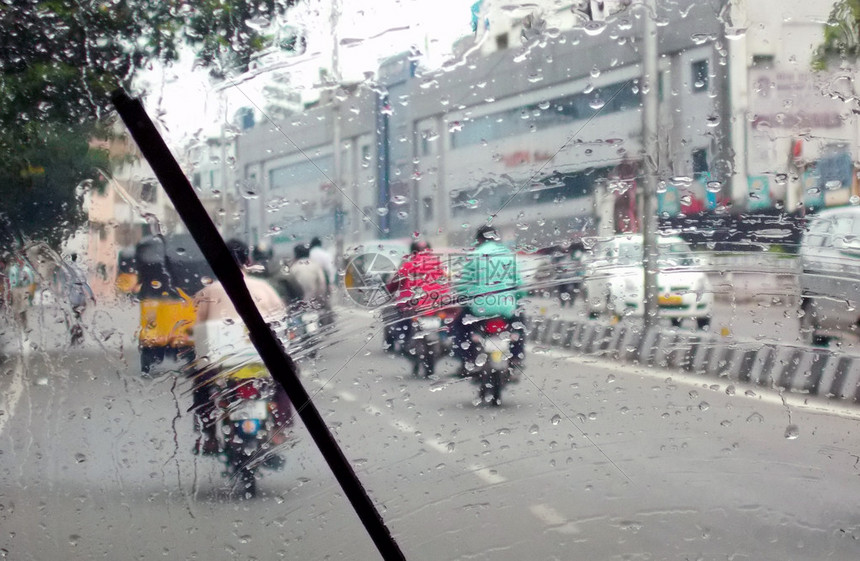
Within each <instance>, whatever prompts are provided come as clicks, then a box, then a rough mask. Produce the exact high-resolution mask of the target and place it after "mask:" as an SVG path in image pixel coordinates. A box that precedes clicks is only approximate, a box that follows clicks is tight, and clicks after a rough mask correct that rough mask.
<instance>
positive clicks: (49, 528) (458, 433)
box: [0, 311, 860, 560]
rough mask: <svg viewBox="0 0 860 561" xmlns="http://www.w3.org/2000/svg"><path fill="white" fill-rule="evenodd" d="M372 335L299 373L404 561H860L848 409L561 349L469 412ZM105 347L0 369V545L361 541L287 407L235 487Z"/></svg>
mask: <svg viewBox="0 0 860 561" xmlns="http://www.w3.org/2000/svg"><path fill="white" fill-rule="evenodd" d="M369 325H370V326H371V327H368V326H369ZM378 328H379V326H378V325H374V324H373V323H372V319H371V318H370V317H369V316H368V315H366V314H365V313H364V312H359V311H350V312H345V313H343V314H342V315H341V321H340V331H339V332H338V334H337V335H335V336H332V337H330V338H329V340H328V343H329V345H330V346H328V347H327V348H325V349H323V350H322V351H321V353H320V357H319V358H318V359H317V360H315V361H307V360H305V361H302V371H303V378H304V380H305V381H306V383H307V385H308V388H309V389H310V390H311V391H317V390H318V393H316V395H315V397H314V401H315V403H316V404H317V407H318V408H319V409H320V411H321V412H322V413H323V415H324V417H325V418H326V420H327V423H328V424H329V426H330V427H331V428H332V430H334V431H335V434H336V435H337V438H338V441H339V442H340V443H341V444H342V446H343V447H344V450H345V453H346V455H347V456H348V457H349V458H350V460H351V461H352V462H353V465H354V466H355V468H356V470H357V472H358V474H359V476H360V477H361V478H362V480H363V481H364V482H365V484H366V485H367V487H368V489H369V491H370V493H371V495H372V497H373V498H374V500H375V501H376V502H377V504H378V505H379V507H380V509H381V511H382V514H383V516H384V517H385V519H386V522H387V523H388V525H389V527H390V528H391V530H392V531H393V532H394V535H395V536H396V537H397V539H398V540H399V542H400V544H401V547H402V549H403V550H404V552H405V553H406V556H407V558H408V559H427V560H440V559H511V560H514V559H516V560H519V559H703V560H711V559H713V560H716V559H721V560H722V559H762V560H763V559H780V560H784V559H822V558H828V559H845V560H853V559H856V558H857V553H858V551H860V515H858V514H857V509H856V504H858V500H860V485H858V476H860V460H858V458H860V448H858V446H857V442H858V439H857V434H856V432H855V431H856V430H857V417H858V411H857V410H844V411H843V410H839V409H838V408H837V409H834V408H833V407H834V405H833V404H827V403H825V402H818V401H816V402H810V403H806V404H804V403H803V399H802V396H800V397H798V396H791V395H788V396H780V395H778V394H774V393H768V392H767V391H766V390H762V389H760V388H746V387H743V386H741V385H735V386H731V387H729V386H727V385H726V382H721V381H720V380H712V379H703V378H691V377H683V376H679V375H677V374H675V373H671V372H660V371H654V370H647V371H646V370H637V368H636V367H631V366H627V365H618V364H612V363H607V362H603V361H599V360H595V359H590V358H583V357H574V356H569V355H568V354H566V353H563V352H561V351H555V350H545V351H540V352H534V350H533V351H532V353H531V354H530V356H529V359H528V363H527V368H526V371H525V376H524V377H523V380H522V381H521V383H519V384H517V385H514V386H509V387H508V388H507V389H506V393H505V395H504V403H503V406H502V407H500V408H491V407H487V406H476V405H475V402H474V401H475V400H474V398H475V395H476V390H475V388H474V387H473V386H472V385H471V384H469V383H468V382H465V381H460V380H458V379H455V378H452V377H449V376H447V373H446V370H448V371H450V370H452V369H453V368H454V363H453V362H450V363H446V364H445V365H443V369H442V372H440V373H439V377H438V378H436V379H430V380H427V379H415V378H413V377H412V376H411V375H410V374H409V373H408V371H407V367H408V363H407V362H406V360H405V359H403V358H399V357H391V356H389V355H386V354H385V353H383V352H382V351H381V343H380V342H379V340H380V334H379V330H378ZM117 337H119V336H117ZM108 341H110V337H108ZM115 342H116V345H115V346H111V345H107V344H104V345H102V348H98V346H96V345H94V344H90V345H89V346H86V347H85V348H84V349H76V350H68V349H66V348H63V347H62V345H58V347H59V348H57V350H53V349H51V346H50V345H48V344H45V342H42V343H41V344H40V345H39V348H38V349H36V350H32V351H30V352H29V353H27V356H21V355H19V354H13V355H12V357H11V358H9V359H6V360H5V361H4V362H3V365H2V382H0V383H2V384H3V394H2V395H3V398H4V401H3V405H2V409H3V412H2V413H3V414H2V415H0V484H2V485H0V489H2V490H0V527H2V528H3V530H2V534H0V548H2V549H3V550H5V551H6V552H8V555H7V556H8V558H10V559H94V558H108V559H119V558H121V559H152V558H155V557H163V558H168V559H195V558H199V559H204V558H208V559H278V558H286V559H293V558H303V559H361V560H363V559H374V558H377V555H376V553H375V550H374V548H373V545H372V543H371V542H370V540H369V538H367V537H366V535H365V534H364V532H363V530H362V528H361V527H360V525H359V523H358V520H357V518H356V516H355V515H354V514H353V513H352V512H351V510H350V507H349V505H348V503H347V502H346V500H345V499H344V498H343V495H342V493H341V492H340V490H339V488H338V487H337V485H336V483H335V481H334V479H333V477H332V476H331V474H330V473H329V471H328V468H327V467H326V466H325V464H324V463H323V461H322V459H321V457H320V456H319V454H318V452H317V451H316V449H315V448H314V446H313V443H312V441H311V439H310V438H309V437H308V436H307V434H305V433H304V429H303V428H302V427H301V424H300V423H299V424H298V425H297V426H296V428H295V429H294V431H293V438H292V440H291V443H290V445H289V446H287V447H285V448H284V449H283V450H282V452H283V454H284V456H285V457H286V458H287V465H286V467H285V468H284V469H283V471H280V472H277V473H273V472H267V473H263V478H262V479H261V480H260V490H261V494H260V496H259V497H258V498H256V499H253V500H248V501H243V500H240V499H239V497H238V496H237V494H236V493H235V492H233V491H232V490H231V488H230V486H229V481H228V480H227V479H226V478H224V477H222V475H221V466H220V465H219V464H218V462H217V461H216V460H214V459H212V458H197V457H195V456H193V455H192V454H191V453H190V450H191V447H192V443H193V438H194V437H193V434H192V430H191V418H190V417H189V416H188V415H187V414H186V413H185V411H186V409H187V408H188V406H189V405H190V396H189V395H188V393H187V392H188V389H189V383H188V381H187V380H186V379H184V378H182V377H181V376H178V375H177V374H176V373H175V372H170V371H166V372H164V373H163V374H162V375H161V376H158V377H156V378H154V379H143V378H141V377H140V375H139V374H138V372H137V357H136V356H135V353H134V352H133V351H130V350H129V349H128V348H127V346H126V345H123V344H121V343H122V342H123V340H117V339H115ZM120 348H123V349H124V350H123V351H122V352H120ZM42 349H45V350H47V351H49V352H43V350H42ZM835 407H840V406H839V405H835ZM795 436H796V437H795Z"/></svg>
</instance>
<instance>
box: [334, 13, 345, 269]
mask: <svg viewBox="0 0 860 561" xmlns="http://www.w3.org/2000/svg"><path fill="white" fill-rule="evenodd" d="M340 10H341V6H340V0H334V1H333V2H332V4H331V37H332V52H331V66H332V78H333V81H334V84H335V89H334V95H333V96H332V109H331V117H332V144H333V145H334V146H333V148H334V158H333V162H332V165H333V167H334V169H333V170H332V172H333V173H334V177H333V178H332V180H333V181H334V191H335V192H334V198H335V204H334V246H335V247H334V252H335V266H336V267H339V266H340V259H341V257H342V256H343V246H344V240H343V230H344V224H343V221H344V217H343V191H342V190H341V189H342V187H341V167H342V165H343V164H342V162H341V147H340V145H341V135H342V132H341V123H340V99H339V96H340V94H341V91H340V87H341V76H340V52H339V45H338V33H337V26H338V21H339V19H340ZM332 282H334V279H332Z"/></svg>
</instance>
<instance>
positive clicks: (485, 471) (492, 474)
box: [469, 464, 507, 485]
mask: <svg viewBox="0 0 860 561" xmlns="http://www.w3.org/2000/svg"><path fill="white" fill-rule="evenodd" d="M469 470H470V471H471V472H472V473H474V474H475V475H477V476H478V478H480V479H482V480H483V481H484V482H485V483H489V484H490V485H498V484H499V483H504V482H505V481H507V479H505V478H504V477H502V476H501V475H499V472H497V471H496V470H491V469H489V468H485V467H481V466H478V465H475V464H472V465H470V466H469Z"/></svg>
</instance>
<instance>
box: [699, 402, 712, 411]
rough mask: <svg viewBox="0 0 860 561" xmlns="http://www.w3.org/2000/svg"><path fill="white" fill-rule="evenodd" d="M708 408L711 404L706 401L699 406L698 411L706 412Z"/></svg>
mask: <svg viewBox="0 0 860 561" xmlns="http://www.w3.org/2000/svg"><path fill="white" fill-rule="evenodd" d="M710 408H711V404H710V403H708V402H707V401H703V402H701V403H700V404H699V410H700V411H707V410H708V409H710Z"/></svg>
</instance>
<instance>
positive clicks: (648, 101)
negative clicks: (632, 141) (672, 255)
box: [640, 0, 659, 329]
mask: <svg viewBox="0 0 860 561" xmlns="http://www.w3.org/2000/svg"><path fill="white" fill-rule="evenodd" d="M643 5H644V7H645V14H644V17H643V26H642V35H643V37H642V69H643V73H642V105H643V111H642V147H643V149H644V157H643V165H642V170H643V173H644V189H643V190H642V220H641V221H640V223H641V224H642V264H643V268H644V270H645V278H644V288H645V294H644V299H645V301H644V306H643V326H644V327H645V328H646V329H647V328H649V327H651V326H653V325H655V324H656V323H657V314H658V313H659V308H658V305H657V171H658V169H657V161H658V158H659V154H658V152H657V109H658V106H657V103H658V101H659V99H658V96H659V93H658V80H659V75H658V74H657V25H656V23H655V22H654V19H655V18H656V17H657V8H656V2H655V0H646V1H645V3H644V4H643Z"/></svg>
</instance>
